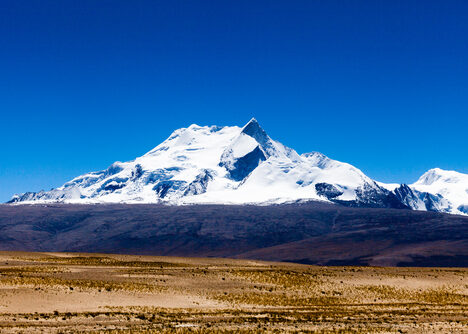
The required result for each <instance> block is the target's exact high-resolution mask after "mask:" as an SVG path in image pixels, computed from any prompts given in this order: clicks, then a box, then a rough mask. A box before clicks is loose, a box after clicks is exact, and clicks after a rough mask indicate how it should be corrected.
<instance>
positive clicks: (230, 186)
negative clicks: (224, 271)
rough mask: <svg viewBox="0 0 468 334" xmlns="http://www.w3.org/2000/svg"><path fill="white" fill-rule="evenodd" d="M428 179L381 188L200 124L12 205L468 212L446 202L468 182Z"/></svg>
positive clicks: (337, 165)
mask: <svg viewBox="0 0 468 334" xmlns="http://www.w3.org/2000/svg"><path fill="white" fill-rule="evenodd" d="M428 173H429V172H428ZM428 173H426V174H428ZM426 174H425V176H423V177H421V179H420V180H419V181H418V182H416V183H415V184H414V185H411V186H407V185H402V186H399V187H397V186H393V187H392V186H391V185H385V184H379V183H377V182H375V181H374V180H372V179H370V178H369V177H367V176H366V175H365V174H364V173H363V172H362V171H360V170H359V169H357V168H356V167H353V166H351V165H349V164H347V163H343V162H339V161H336V160H332V159H330V158H328V157H326V156H325V155H323V154H321V153H318V152H312V153H306V154H302V155H299V154H298V153H297V152H296V151H294V150H293V149H291V148H288V147H286V146H284V145H283V144H281V143H279V142H277V141H275V140H273V139H271V138H270V137H269V136H268V135H267V133H266V132H265V131H264V130H263V129H262V128H261V127H260V125H259V124H258V122H257V121H256V120H255V119H252V120H250V121H249V122H248V123H247V124H246V125H245V126H244V127H243V128H240V127H237V126H226V127H218V126H198V125H195V124H193V125H191V126H189V127H188V128H182V129H178V130H176V131H174V132H173V133H172V134H171V135H170V136H169V138H168V139H166V140H165V141H164V142H163V143H161V144H160V145H158V146H156V147H155V148H154V149H153V150H151V151H149V152H148V153H146V154H145V155H143V156H141V157H138V158H136V159H135V160H133V161H129V162H115V163H113V164H112V165H111V166H110V167H109V168H107V169H105V170H102V171H98V172H92V173H88V174H84V175H81V176H79V177H77V178H75V179H73V180H71V181H69V182H67V183H65V184H64V185H63V186H61V187H59V188H56V189H52V190H50V191H40V192H37V193H25V194H21V195H15V196H13V198H12V200H11V201H10V202H12V203H20V202H21V203H52V202H63V203H167V204H192V203H232V204H244V203H285V202H291V201H298V200H322V201H328V202H334V203H339V204H342V205H348V206H364V207H391V208H412V209H416V210H433V211H446V212H454V213H462V212H466V211H468V210H466V208H465V209H464V207H463V205H464V204H468V200H467V201H464V200H463V196H462V195H463V194H461V195H460V196H461V197H460V196H458V195H457V196H455V195H454V196H452V195H447V194H448V193H449V192H451V191H455V190H456V191H459V190H460V189H461V188H460V187H462V186H461V184H463V183H464V184H465V185H467V184H468V183H466V179H465V178H463V176H464V177H467V178H468V176H467V175H464V174H460V173H457V175H458V176H457V177H458V178H457V179H456V180H458V181H457V182H458V183H457V182H455V176H452V178H449V177H441V178H437V177H435V176H434V177H431V176H430V175H426ZM444 175H445V174H444ZM447 175H448V174H447ZM444 180H445V181H446V182H448V181H447V180H452V181H454V183H453V186H452V187H448V188H446V187H445V186H443V183H444ZM455 183H457V184H458V185H457V186H455ZM466 188H468V187H466ZM467 197H468V193H466V192H465V198H467ZM460 205H462V206H461V207H460ZM460 208H461V209H460ZM463 210H466V211H463Z"/></svg>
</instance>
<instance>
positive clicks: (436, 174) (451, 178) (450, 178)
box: [415, 168, 466, 185]
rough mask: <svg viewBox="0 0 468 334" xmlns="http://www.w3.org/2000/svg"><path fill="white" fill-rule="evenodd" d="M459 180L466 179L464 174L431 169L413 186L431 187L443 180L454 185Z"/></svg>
mask: <svg viewBox="0 0 468 334" xmlns="http://www.w3.org/2000/svg"><path fill="white" fill-rule="evenodd" d="M461 178H466V174H462V173H459V172H456V171H453V170H444V169H441V168H432V169H429V170H428V171H427V172H425V173H424V174H423V175H422V176H421V177H420V178H419V180H418V181H417V182H416V183H415V184H420V185H431V184H433V183H434V182H437V181H439V180H443V181H444V182H448V183H455V182H458V181H459V180H460V179H461Z"/></svg>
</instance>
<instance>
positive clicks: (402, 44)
mask: <svg viewBox="0 0 468 334" xmlns="http://www.w3.org/2000/svg"><path fill="white" fill-rule="evenodd" d="M0 15H1V19H0V112H1V118H0V141H1V145H0V201H6V200H8V199H9V198H10V196H11V195H12V194H13V193H17V192H25V191H37V190H40V189H46V190H48V189H50V188H52V187H56V186H59V185H61V184H62V183H64V182H65V181H67V180H69V179H71V178H72V177H74V176H77V175H79V174H81V173H84V172H88V171H92V170H100V169H104V168H106V167H107V166H108V165H109V164H111V163H112V162H114V161H116V160H120V161H125V160H131V159H133V158H135V157H137V156H140V155H142V154H143V153H145V152H146V151H148V150H150V149H151V148H153V147H154V146H156V145H157V144H159V143H160V142H161V141H163V140H164V139H165V138H167V137H168V136H169V134H170V133H171V132H172V131H173V130H174V129H176V128H180V127H184V126H188V125H190V124H191V123H197V124H200V125H212V124H216V125H243V124H244V123H246V122H247V121H248V120H249V119H250V118H251V117H256V118H257V119H258V120H259V122H260V124H261V125H262V126H263V127H264V128H265V130H266V131H267V132H268V133H269V134H270V136H271V137H272V138H274V139H276V140H279V141H281V142H283V143H284V144H285V145H287V146H290V147H292V148H294V149H296V150H297V151H298V152H299V153H303V152H308V151H320V152H323V153H325V154H327V155H328V156H330V157H331V158H335V159H338V160H341V161H346V162H349V163H352V164H354V165H355V166H357V167H358V168H360V169H362V170H363V171H364V172H365V173H366V174H368V175H369V176H370V177H373V178H375V179H377V180H380V181H386V182H394V181H395V182H408V183H409V182H414V181H415V180H416V179H417V178H418V177H419V176H420V175H421V174H422V173H423V172H425V171H426V170H427V169H429V168H432V167H441V168H445V169H455V170H458V171H461V172H465V173H467V172H468V139H467V138H468V130H467V129H468V19H467V15H468V1H465V0H459V1H456V0H454V1H451V0H448V1H440V0H438V1H429V0H426V1H407V0H404V1H398V0H391V1H374V0H369V1H333V0H322V1H314V0H307V1H273V0H265V1H259V0H256V1H251V0H246V1H244V0H241V1H239V0H236V1H219V0H213V1H177V0H171V1H155V0H150V1H140V0H137V1H106V0H101V1H96V0H89V1H88V0H76V1H73V0H67V1H59V0H54V1H48V0H30V1H23V0H2V1H1V3H0Z"/></svg>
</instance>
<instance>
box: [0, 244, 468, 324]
mask: <svg viewBox="0 0 468 334" xmlns="http://www.w3.org/2000/svg"><path fill="white" fill-rule="evenodd" d="M21 331H23V332H24V333H31V332H62V333H63V332H100V333H102V332H110V333H127V332H131V333H133V332H155V333H159V332H168V333H172V332H177V333H186V332H203V333H204V332H219V333H225V332H246V333H247V332H249V333H250V332H319V333H322V332H323V333H327V332H333V333H336V332H338V333H341V332H342V333H349V332H351V333H352V332H356V333H361V332H366V333H367V332H376V333H398V332H400V333H401V332H404V333H430V332H447V333H463V332H467V333H468V269H463V268H456V269H451V268H381V267H314V266H306V265H298V264H287V263H272V262H261V261H249V260H228V259H195V258H176V257H153V256H151V257H150V256H125V255H108V254H77V253H19V252H0V332H2V333H13V332H14V333H16V332H21Z"/></svg>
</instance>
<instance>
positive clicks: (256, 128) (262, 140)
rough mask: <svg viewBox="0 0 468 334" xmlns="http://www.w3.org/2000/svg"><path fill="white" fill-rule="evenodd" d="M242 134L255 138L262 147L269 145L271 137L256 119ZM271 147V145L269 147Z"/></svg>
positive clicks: (244, 128)
mask: <svg viewBox="0 0 468 334" xmlns="http://www.w3.org/2000/svg"><path fill="white" fill-rule="evenodd" d="M241 133H243V134H246V135H248V136H250V137H252V138H254V139H255V140H256V141H257V142H258V143H259V144H260V145H261V146H265V145H268V143H269V141H270V137H268V135H267V133H266V132H265V130H263V128H262V127H261V126H260V124H258V121H257V120H256V119H255V118H252V119H251V120H250V121H249V122H248V123H247V124H246V125H245V126H244V127H243V128H242V131H241ZM268 146H269V145H268Z"/></svg>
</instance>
